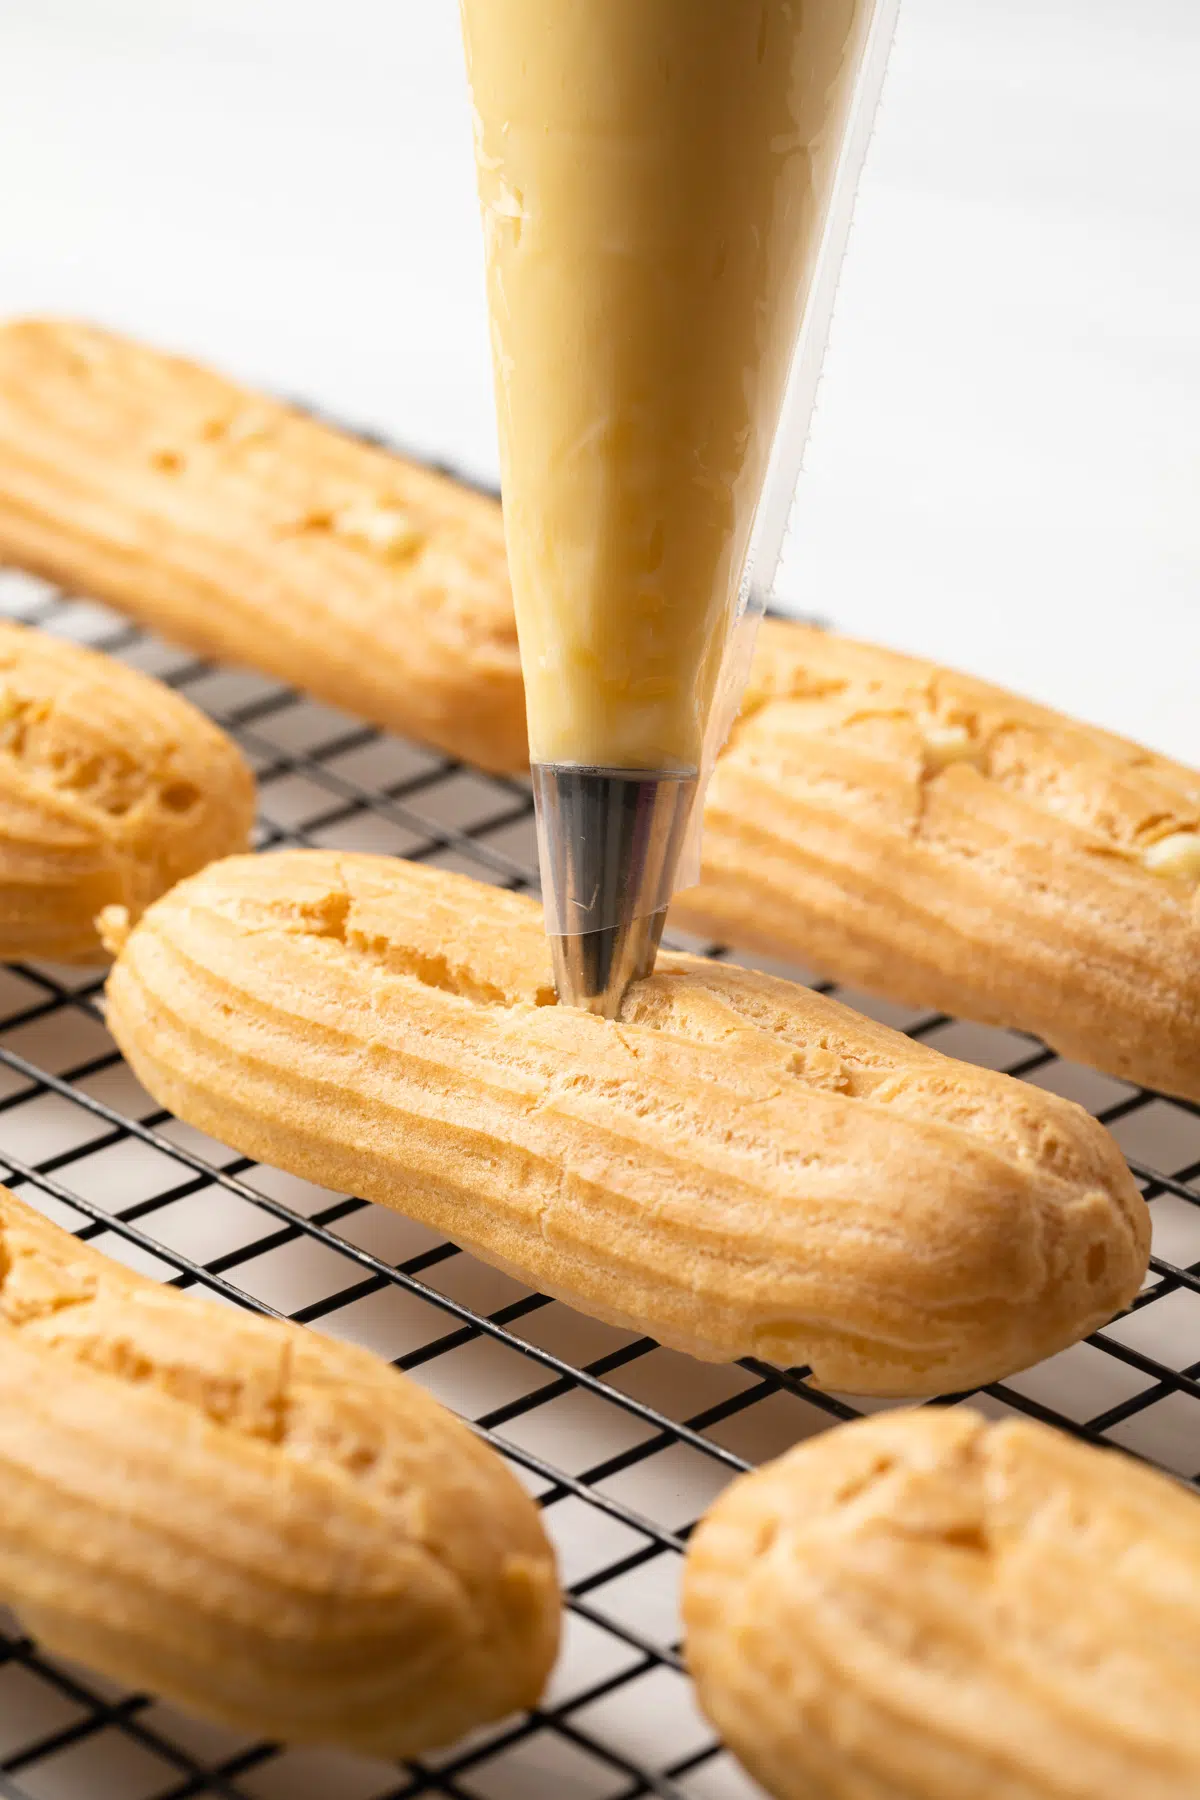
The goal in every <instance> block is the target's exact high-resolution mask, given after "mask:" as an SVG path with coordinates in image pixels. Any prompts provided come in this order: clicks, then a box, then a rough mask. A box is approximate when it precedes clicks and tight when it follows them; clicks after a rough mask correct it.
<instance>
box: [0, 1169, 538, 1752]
mask: <svg viewBox="0 0 1200 1800" xmlns="http://www.w3.org/2000/svg"><path fill="white" fill-rule="evenodd" d="M0 1600H2V1601H3V1602H4V1603H6V1604H7V1605H9V1606H11V1607H12V1608H13V1610H14V1611H15V1612H16V1613H17V1615H18V1617H19V1618H20V1619H21V1620H22V1621H23V1623H24V1624H25V1625H26V1626H27V1627H28V1628H29V1630H30V1631H31V1632H32V1633H33V1634H34V1635H35V1636H36V1637H37V1638H38V1639H39V1640H40V1641H41V1642H42V1643H43V1645H44V1646H45V1647H46V1648H47V1649H49V1650H51V1651H55V1652H58V1653H59V1654H62V1655H66V1656H72V1657H76V1658H78V1659H79V1660H81V1661H83V1662H86V1663H89V1664H91V1665H92V1666H93V1667H94V1668H96V1669H99V1670H101V1671H103V1672H104V1673H105V1674H107V1675H109V1676H113V1677H115V1678H117V1679H119V1680H121V1681H124V1682H127V1683H129V1684H131V1685H134V1686H138V1687H144V1688H148V1689H150V1690H151V1691H153V1692H155V1693H158V1694H162V1695H165V1696H166V1697H167V1698H168V1699H171V1700H173V1701H176V1702H177V1703H178V1704H179V1705H181V1706H183V1707H186V1708H187V1709H188V1710H190V1711H192V1712H195V1713H197V1714H199V1715H201V1716H203V1717H205V1718H209V1719H214V1720H218V1721H221V1722H222V1723H224V1724H227V1725H231V1726H235V1727H238V1728H242V1729H245V1730H248V1731H251V1732H254V1733H255V1734H256V1735H260V1736H263V1737H267V1738H275V1739H283V1740H288V1741H303V1742H320V1743H326V1742H327V1743H333V1744H340V1745H343V1746H345V1747H347V1748H350V1749H354V1750H361V1751H368V1752H372V1753H374V1754H378V1755H392V1756H396V1755H402V1754H409V1753H413V1752H415V1751H417V1750H420V1749H423V1748H429V1747H432V1746H434V1745H441V1744H444V1743H448V1742H450V1741H451V1740H453V1739H454V1738H456V1737H458V1736H460V1735H461V1734H462V1733H463V1732H464V1731H466V1730H468V1729H470V1728H472V1727H473V1726H476V1725H480V1724H483V1723H485V1722H487V1721H489V1720H492V1719H496V1718H499V1717H502V1716H503V1715H504V1714H506V1713H507V1712H509V1711H510V1710H512V1709H514V1708H516V1707H520V1706H526V1705H532V1704H533V1702H534V1701H535V1700H536V1698H537V1696H538V1694H539V1693H540V1690H541V1686H542V1682H543V1680H544V1679H545V1676H546V1674H547V1672H548V1670H549V1667H550V1664H551V1663H552V1661H553V1658H554V1651H555V1645H556V1641H557V1633H558V1589H557V1582H556V1578H555V1571H554V1561H553V1556H552V1553H551V1551H550V1549H549V1547H548V1544H547V1541H546V1538H545V1535H544V1533H543V1530H542V1526H541V1522H540V1519H539V1516H538V1513H537V1510H536V1508H535V1506H534V1504H533V1502H532V1501H531V1500H530V1499H529V1498H528V1496H527V1495H526V1494H525V1492H524V1490H523V1488H522V1487H521V1486H520V1485H519V1483H518V1482H517V1481H516V1480H515V1478H514V1477H513V1476H512V1475H511V1474H510V1473H509V1471H508V1470H507V1469H506V1467H505V1466H504V1464H503V1463H502V1462H501V1460H500V1458H499V1457H498V1456H496V1454H495V1453H494V1452H493V1451H491V1450H490V1449H488V1448H487V1446H486V1445H484V1444H483V1443H481V1441H480V1440H479V1439H478V1438H477V1437H476V1436H475V1435H474V1434H473V1433H472V1432H471V1431H469V1430H468V1429H467V1428H466V1427H465V1426H464V1425H462V1424H460V1423H459V1422H458V1421H457V1420H456V1419H453V1418H452V1417H451V1416H450V1415H449V1414H448V1413H447V1412H445V1411H443V1409H442V1408H441V1407H440V1406H438V1405H437V1403H436V1402H435V1401H433V1400H432V1399H431V1398H430V1397H429V1396H428V1395H427V1394H425V1393H424V1392H422V1390H421V1389H420V1388H418V1387H416V1386H415V1385H414V1384H413V1383H411V1382H410V1381H408V1380H407V1379H406V1378H405V1377H403V1376H401V1375H399V1374H397V1373H396V1372H395V1371H394V1370H392V1369H390V1368H389V1367H388V1366H387V1364H385V1363H383V1362H380V1361H379V1360H378V1359H377V1358H376V1357H373V1356H371V1355H369V1354H368V1353H367V1352H366V1351H363V1350H359V1349H356V1348H354V1347H352V1346H350V1345H345V1344H339V1343H336V1342H334V1341H332V1340H330V1339H326V1338H321V1337H318V1336H316V1335H315V1334H314V1333H312V1332H309V1331H306V1330H304V1329H303V1328H302V1327H300V1326H295V1325H286V1324H278V1323H276V1322H274V1321H272V1320H266V1319H259V1318H254V1317H251V1316H250V1315H249V1314H244V1313H241V1312H238V1311H237V1310H235V1309H230V1308H228V1307H225V1306H219V1305H215V1304H213V1303H212V1302H209V1301H203V1300H197V1299H195V1298H192V1297H190V1296H187V1295H184V1294H181V1293H179V1292H178V1291H177V1290H175V1289H173V1288H167V1287H161V1286H160V1285H159V1284H158V1283H156V1282H153V1281H150V1280H147V1279H146V1278H145V1277H144V1276H140V1275H135V1274H132V1273H131V1272H130V1271H129V1270H127V1269H125V1268H123V1267H122V1266H120V1265H119V1264H116V1263H114V1262H112V1261H111V1260H110V1259H109V1258H107V1257H105V1256H102V1255H101V1254H100V1253H99V1252H98V1251H96V1250H93V1249H91V1248H89V1246H87V1245H86V1244H82V1243H80V1242H79V1241H78V1240H77V1239H75V1238H72V1237H70V1236H69V1235H68V1234H67V1233H65V1232H63V1231H60V1230H59V1229H58V1227H57V1226H54V1225H51V1224H49V1223H48V1222H47V1221H46V1220H44V1219H43V1218H41V1217H40V1215H38V1214H37V1213H35V1212H33V1211H31V1210H30V1209H29V1208H28V1207H26V1206H25V1205H23V1204H22V1203H21V1202H20V1201H19V1200H16V1199H14V1198H13V1196H12V1195H11V1194H9V1193H8V1192H7V1190H4V1189H0Z"/></svg>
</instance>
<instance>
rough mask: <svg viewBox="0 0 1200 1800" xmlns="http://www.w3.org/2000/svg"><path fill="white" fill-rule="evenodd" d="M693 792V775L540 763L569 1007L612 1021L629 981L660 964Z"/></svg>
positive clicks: (551, 922) (552, 926)
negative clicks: (664, 926)
mask: <svg viewBox="0 0 1200 1800" xmlns="http://www.w3.org/2000/svg"><path fill="white" fill-rule="evenodd" d="M695 794H696V775H695V772H694V771H684V772H683V773H674V772H671V771H661V770H650V769H597V768H583V767H576V766H574V765H571V764H564V763H535V764H534V765H533V797H534V804H535V806H536V808H537V825H538V851H539V855H540V858H541V865H542V893H543V898H544V901H545V906H546V920H547V931H548V933H549V936H550V948H551V954H552V956H553V959H554V981H555V985H556V987H557V989H558V998H559V1001H560V1003H561V1004H562V1005H563V1006H577V1007H581V1008H582V1009H583V1010H584V1011H585V1012H593V1013H599V1014H600V1015H601V1017H602V1018H606V1019H615V1018H616V1016H617V1012H618V1009H619V1008H620V1005H621V1001H622V1000H623V999H624V997H625V990H626V988H627V987H628V986H629V984H630V982H631V981H637V980H640V979H641V978H642V977H643V976H645V975H649V973H650V972H651V970H652V969H653V967H654V959H655V957H656V955H657V954H658V946H659V940H660V939H661V937H662V930H663V923H664V921H665V919H666V913H667V902H668V900H669V899H670V898H671V893H672V890H673V886H674V880H675V871H676V869H677V867H678V865H679V856H680V852H681V850H682V848H683V843H684V838H685V836H686V833H687V826H688V819H689V818H690V816H691V809H692V802H693V800H694V798H695Z"/></svg>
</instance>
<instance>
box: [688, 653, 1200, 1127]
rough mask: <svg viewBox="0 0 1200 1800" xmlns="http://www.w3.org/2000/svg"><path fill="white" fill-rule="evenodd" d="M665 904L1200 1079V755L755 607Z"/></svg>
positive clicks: (1079, 1051)
mask: <svg viewBox="0 0 1200 1800" xmlns="http://www.w3.org/2000/svg"><path fill="white" fill-rule="evenodd" d="M703 856H704V866H703V878H702V881H701V884H700V886H699V887H697V888H693V889H692V890H690V891H689V892H688V893H686V894H683V895H681V896H679V898H678V900H677V902H676V906H675V911H674V915H673V916H674V917H675V918H676V919H677V921H678V922H679V923H680V924H682V925H686V926H688V927H689V928H691V929H695V930H703V931H707V932H711V933H712V934H713V935H715V936H718V937H721V938H724V939H725V940H727V941H732V942H735V943H745V944H748V945H751V946H754V947H757V948H761V949H764V950H767V951H769V952H770V953H771V954H774V955H779V956H786V955H791V956H794V957H795V958H796V959H797V960H799V961H802V962H803V963H804V965H805V966H806V967H812V968H816V969H819V970H820V971H821V972H822V973H824V974H832V975H834V976H835V977H837V978H838V979H839V980H842V981H847V982H852V983H855V984H857V985H859V986H862V987H865V988H870V989H873V990H875V991H877V992H881V993H885V994H888V995H890V996H892V997H893V998H895V999H898V1000H900V1001H903V1002H905V1003H907V1004H910V1005H915V1006H937V1007H941V1008H943V1009H944V1010H945V1011H947V1012H950V1013H956V1014H958V1015H959V1016H960V1017H966V1018H971V1019H981V1020H984V1021H986V1022H988V1023H993V1024H998V1025H1008V1026H1013V1027H1016V1028H1017V1029H1020V1030H1024V1031H1032V1032H1036V1033H1037V1034H1038V1035H1039V1036H1040V1037H1043V1038H1044V1039H1045V1040H1046V1041H1047V1042H1048V1043H1049V1044H1051V1045H1052V1046H1053V1047H1054V1048H1055V1049H1056V1050H1059V1051H1061V1052H1062V1054H1063V1055H1065V1056H1071V1057H1075V1058H1077V1059H1078V1060H1080V1061H1082V1062H1087V1063H1092V1064H1094V1065H1095V1066H1097V1067H1099V1068H1102V1069H1105V1070H1107V1071H1109V1072H1110V1073H1111V1074H1114V1075H1123V1076H1127V1077H1130V1078H1131V1079H1133V1080H1135V1081H1138V1082H1141V1083H1143V1084H1145V1085H1147V1086H1151V1087H1161V1088H1164V1089H1165V1090H1167V1091H1168V1092H1173V1093H1182V1094H1187V1095H1192V1096H1196V1097H1200V772H1197V771H1196V770H1193V769H1188V768H1186V767H1184V766H1183V765H1181V764H1179V763H1176V762H1173V761H1171V760H1170V758H1168V757H1165V756H1159V755H1157V754H1155V752H1153V751H1151V750H1147V749H1146V748H1145V747H1144V746H1142V745H1139V744H1136V743H1131V742H1130V741H1128V740H1127V739H1124V738H1120V737H1117V736H1115V735H1114V734H1113V733H1111V732H1105V731H1101V730H1098V729H1097V728H1095V727H1092V726H1088V725H1083V724H1080V723H1079V722H1078V721H1076V720H1073V719H1068V718H1064V717H1063V715H1062V714H1061V713H1056V712H1054V711H1052V710H1051V709H1050V708H1049V707H1044V706H1039V705H1036V704H1035V703H1034V702H1032V701H1029V700H1024V699H1022V698H1020V697H1019V696H1018V695H1015V694H1011V693H1007V692H1005V691H1004V690H1003V689H1002V688H997V687H993V686H991V685H990V684H989V683H987V682H984V681H979V680H976V679H975V678H974V677H972V676H969V675H963V674H959V673H956V672H954V671H952V670H948V669H941V668H938V667H937V666H936V665H934V664H932V663H928V662H924V661H921V660H919V659H917V658H915V657H907V656H900V655H897V654H896V653H895V652H893V651H889V650H884V649H880V648H878V647H877V646H873V645H869V644H861V643H856V642H854V641H853V640H851V639H848V638H843V637H840V636H837V635H836V634H834V633H832V632H828V633H826V632H819V631H813V630H806V629H804V628H803V627H796V626H791V625H785V624H783V623H781V622H777V621H774V620H767V621H765V622H764V624H763V626H762V628H761V631H760V634H759V644H758V654H757V656H756V658H755V664H754V669H753V671H752V674H751V679H750V684H749V687H748V689H747V692H746V696H745V704H744V707H743V711H742V716H741V718H740V719H739V721H738V723H737V725H736V726H735V728H734V731H733V733H732V736H731V739H730V742H729V744H728V745H727V746H726V749H725V752H724V754H723V755H722V756H721V758H720V760H719V762H718V764H717V768H716V770H715V771H714V775H713V779H712V782H711V784H710V789H709V794H708V801H707V806H706V810H705V837H704V845H703Z"/></svg>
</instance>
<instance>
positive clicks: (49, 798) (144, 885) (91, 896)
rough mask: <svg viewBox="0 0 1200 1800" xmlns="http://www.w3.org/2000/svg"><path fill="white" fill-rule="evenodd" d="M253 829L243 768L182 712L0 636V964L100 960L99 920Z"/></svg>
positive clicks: (135, 904) (240, 842)
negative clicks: (25, 960) (103, 912)
mask: <svg viewBox="0 0 1200 1800" xmlns="http://www.w3.org/2000/svg"><path fill="white" fill-rule="evenodd" d="M253 819H254V780H253V777H252V776H251V774H250V771H249V769H248V768H247V767H246V764H245V763H244V762H243V760H242V757H241V754H240V753H239V751H238V750H237V748H236V746H235V745H234V744H233V743H231V742H230V740H229V739H228V738H227V737H226V736H225V734H224V733H223V732H221V731H219V730H218V729H217V727H216V726H215V725H214V724H212V722H211V721H210V720H209V719H206V718H205V716H204V714H203V713H201V712H199V711H197V709H196V708H195V707H194V706H192V705H190V704H189V703H188V701H186V700H184V699H182V698H181V697H180V696H179V695H178V694H175V693H172V692H171V690H170V688H167V687H164V686H163V684H162V683H161V682H159V681H155V680H154V679H153V678H152V677H151V676H149V675H142V674H139V673H138V672H137V670H135V669H127V668H125V667H123V666H122V664H120V663H118V662H114V661H112V660H111V659H110V658H109V657H105V656H100V655H98V654H97V653H96V652H95V651H93V650H84V649H81V648H80V647H79V646H78V645H75V644H69V643H64V642H62V641H61V640H60V639H58V638H53V637H48V636H47V635H45V634H44V633H42V632H38V631H30V630H27V629H26V628H25V627H23V626H19V625H10V624H7V623H4V622H0V959H2V960H5V961H12V960H14V959H17V958H27V957H47V958H50V959H51V960H54V961H58V962H87V961H93V962H94V961H97V960H99V959H100V958H101V957H102V956H103V954H104V953H103V949H102V946H101V944H100V940H99V938H98V937H97V935H96V926H95V920H96V915H97V914H98V913H99V912H100V911H101V909H102V908H103V907H105V906H112V905H121V906H125V907H128V909H129V912H130V914H131V916H133V917H137V915H138V914H140V913H141V911H142V910H143V908H144V907H145V906H146V905H147V904H148V903H149V902H150V901H151V900H153V899H155V898H157V896H158V895H159V894H161V893H164V892H165V891H166V889H167V888H169V887H170V886H171V884H172V883H173V882H175V881H178V880H179V878H180V876H182V875H190V874H191V873H192V871H193V870H194V869H199V868H201V867H203V865H204V864H205V863H206V862H210V861H211V860H212V859H213V858H214V857H218V856H226V855H228V854H229V853H230V852H231V851H234V850H242V849H245V847H246V844H247V842H248V840H249V834H250V826H251V824H252V823H253Z"/></svg>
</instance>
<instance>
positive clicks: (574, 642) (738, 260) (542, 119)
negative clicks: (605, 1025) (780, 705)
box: [461, 0, 899, 1018]
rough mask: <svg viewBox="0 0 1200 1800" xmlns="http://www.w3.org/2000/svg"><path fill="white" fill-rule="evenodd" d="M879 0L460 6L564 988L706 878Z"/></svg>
mask: <svg viewBox="0 0 1200 1800" xmlns="http://www.w3.org/2000/svg"><path fill="white" fill-rule="evenodd" d="M898 7H899V0H461V11H462V21H463V33H464V40H465V45H466V54H467V72H468V80H469V84H470V91H471V103H472V110H473V116H474V127H475V162H476V172H477V176H478V184H479V196H480V207H481V213H482V218H483V230H484V244H485V252H486V264H487V278H488V311H489V318H490V325H491V336H492V360H493V369H494V375H495V389H496V407H497V416H498V423H499V431H500V465H501V484H502V493H503V502H504V522H505V534H506V539H507V544H508V557H509V568H510V573H511V578H512V585H513V599H514V604H515V608H516V616H517V631H518V638H519V642H520V650H521V664H522V670H523V674H524V679H525V693H526V708H527V716H528V724H529V747H530V764H531V770H532V776H533V794H534V804H535V808H536V813H537V827H538V849H539V857H540V862H541V878H542V899H543V905H544V908H545V917H546V930H547V933H548V935H549V938H550V943H551V950H552V955H553V962H554V975H555V983H556V986H557V991H558V998H559V1002H560V1004H563V1005H568V1006H575V1007H581V1008H584V1009H586V1010H587V1011H590V1012H594V1013H598V1014H600V1015H602V1016H604V1017H606V1018H615V1017H616V1016H617V1014H618V1012H619V1009H620V1005H621V1001H622V999H623V997H624V994H625V991H626V989H627V988H628V986H629V984H630V982H632V981H635V980H638V979H640V978H641V977H643V976H645V975H648V974H649V973H650V972H651V970H652V969H653V966H654V960H655V956H656V954H657V950H658V945H659V942H660V939H661V937H662V931H663V925H664V922H665V919H666V913H667V906H668V903H669V901H670V899H671V896H672V895H673V894H674V893H675V892H677V891H678V890H679V889H680V888H683V887H689V886H691V885H692V884H693V883H694V882H695V881H696V880H697V879H698V877H699V868H700V831H701V815H702V804H703V797H704V791H705V788H706V785H707V782H708V777H709V773H710V771H711V769H712V766H713V763H714V761H715V759H716V756H717V753H718V751H719V750H720V749H721V747H722V745H723V744H724V742H725V739H726V737H727V735H728V733H729V731H730V729H731V727H732V725H733V722H734V720H735V719H736V716H737V712H738V707H739V704H740V700H741V696H742V691H743V688H744V685H745V681H746V677H747V674H748V672H749V666H750V657H751V652H752V649H753V641H754V632H755V628H756V625H757V622H758V619H759V617H760V616H761V613H762V611H763V608H764V604H765V601H766V597H767V595H768V593H769V592H770V590H771V587H772V584H773V582H774V579H775V575H776V571H777V568H778V563H779V558H780V554H781V551H782V548H783V541H784V537H785V535H786V530H787V524H788V519H789V516H790V512H791V506H792V500H793V496H794V493H795V487H796V482H797V480H798V477H799V472H800V464H801V461H802V457H803V452H804V446H805V442H806V440H807V436H808V429H809V424H810V420H811V416H812V409H813V403H814V400H815V396H816V388H817V381H818V378H819V374H820V367H821V362H822V359H823V356H824V351H825V344H826V339H827V336H828V329H829V319H830V314H831V312H832V306H833V299H834V294H835V291H836V286H837V279H838V274H839V271H840V267H841V262H842V257H843V254H844V250H845V244H846V238H847V235H848V232H849V226H850V217H851V213H852V210H853V203H854V195H855V190H856V188H857V184H858V178H859V175H860V172H861V168H862V162H863V159H864V156H865V152H866V147H867V142H868V139H869V136H870V132H871V127H872V124H873V120H874V115H875V110H876V106H877V104H878V99H879V94H880V90H881V88H882V84H883V77H884V72H885V69H886V65H887V60H888V54H889V51H890V47H891V40H892V36H893V33H894V30H895V23H896V15H897V11H898Z"/></svg>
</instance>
